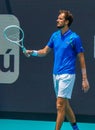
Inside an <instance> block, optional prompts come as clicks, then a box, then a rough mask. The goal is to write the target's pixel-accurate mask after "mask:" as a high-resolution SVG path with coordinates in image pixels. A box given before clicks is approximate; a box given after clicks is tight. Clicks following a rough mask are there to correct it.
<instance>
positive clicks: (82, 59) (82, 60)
mask: <svg viewBox="0 0 95 130" xmlns="http://www.w3.org/2000/svg"><path fill="white" fill-rule="evenodd" d="M78 57H79V61H80V66H81V72H82V89H83V90H84V92H86V91H88V89H89V82H88V79H87V72H86V64H85V57H84V53H79V54H78Z"/></svg>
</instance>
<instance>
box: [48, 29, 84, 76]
mask: <svg viewBox="0 0 95 130" xmlns="http://www.w3.org/2000/svg"><path fill="white" fill-rule="evenodd" d="M47 46H48V47H50V48H52V49H54V67H53V74H74V73H75V64H76V56H77V54H78V53H81V52H83V51H84V49H83V46H82V42H81V39H80V37H79V36H78V35H77V34H76V33H74V32H72V31H71V30H68V31H67V32H65V33H64V34H62V33H61V30H58V31H56V32H54V33H53V34H52V36H51V38H50V40H49V42H48V43H47Z"/></svg>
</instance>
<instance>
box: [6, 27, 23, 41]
mask: <svg viewBox="0 0 95 130" xmlns="http://www.w3.org/2000/svg"><path fill="white" fill-rule="evenodd" d="M6 37H7V39H8V40H10V41H12V42H20V41H21V39H22V37H23V34H22V32H21V30H20V29H18V28H16V27H13V28H10V29H8V30H6Z"/></svg>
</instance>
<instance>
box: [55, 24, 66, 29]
mask: <svg viewBox="0 0 95 130" xmlns="http://www.w3.org/2000/svg"><path fill="white" fill-rule="evenodd" d="M64 27H65V25H62V26H57V28H58V29H62V28H64Z"/></svg>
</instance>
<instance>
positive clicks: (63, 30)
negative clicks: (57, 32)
mask: <svg viewBox="0 0 95 130" xmlns="http://www.w3.org/2000/svg"><path fill="white" fill-rule="evenodd" d="M68 30H69V27H67V26H66V27H64V28H62V29H61V32H62V34H64V33H65V32H67V31H68Z"/></svg>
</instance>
